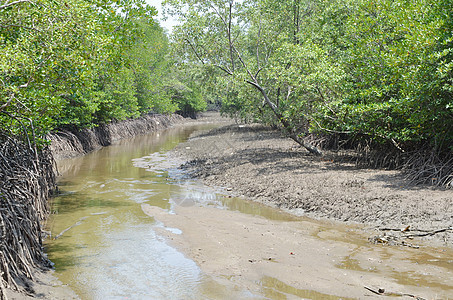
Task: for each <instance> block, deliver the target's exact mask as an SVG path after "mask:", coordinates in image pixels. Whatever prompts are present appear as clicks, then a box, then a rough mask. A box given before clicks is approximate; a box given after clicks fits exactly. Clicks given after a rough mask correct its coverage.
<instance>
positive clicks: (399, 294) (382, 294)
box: [364, 286, 426, 300]
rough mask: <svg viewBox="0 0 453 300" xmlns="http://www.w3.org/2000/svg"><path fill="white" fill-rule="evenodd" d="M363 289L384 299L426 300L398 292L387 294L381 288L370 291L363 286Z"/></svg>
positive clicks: (370, 289)
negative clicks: (412, 299)
mask: <svg viewBox="0 0 453 300" xmlns="http://www.w3.org/2000/svg"><path fill="white" fill-rule="evenodd" d="M364 288H365V289H366V290H368V291H370V292H372V293H373V294H376V295H379V296H386V297H411V298H414V299H416V300H426V299H425V298H422V297H419V296H415V295H412V294H407V293H400V292H388V291H386V290H385V289H383V288H378V289H372V288H370V287H367V286H364Z"/></svg>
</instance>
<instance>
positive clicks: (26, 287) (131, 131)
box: [0, 115, 184, 300]
mask: <svg viewBox="0 0 453 300" xmlns="http://www.w3.org/2000/svg"><path fill="white" fill-rule="evenodd" d="M183 122H184V118H182V117H181V116H179V115H170V116H166V115H148V116H144V117H141V118H138V119H134V120H125V121H121V122H113V123H110V124H106V125H100V126H98V127H95V128H93V129H81V130H59V131H57V132H54V133H52V134H49V135H48V136H47V138H48V139H49V140H50V141H51V145H50V150H51V152H52V154H53V157H54V158H55V159H57V160H58V159H63V158H70V157H75V156H80V155H83V154H86V153H88V152H91V151H94V150H97V149H99V148H101V147H104V146H108V145H110V144H112V143H114V142H115V141H118V140H121V139H125V138H131V137H134V136H137V135H142V134H146V133H150V132H153V131H157V130H162V129H165V128H167V127H170V126H172V125H174V124H178V123H183ZM3 148H5V147H3ZM3 148H2V152H1V153H3V152H4V151H6V150H5V149H3ZM1 153H0V154H1ZM14 153H19V152H18V151H15V152H14ZM3 154H7V153H6V152H5V153H3ZM6 157H9V158H10V159H8V160H4V161H5V162H6V163H8V164H11V162H10V161H11V160H12V156H11V155H6ZM27 161H28V160H27V159H26V160H22V162H27ZM42 161H43V160H41V162H42ZM46 162H47V164H46V166H47V169H46V168H40V166H34V165H32V167H31V169H30V170H28V171H27V170H26V169H25V168H18V170H22V169H23V171H24V173H25V174H31V179H30V180H29V181H27V178H26V176H25V175H24V176H19V178H22V181H24V182H25V183H24V184H22V182H19V183H17V184H14V182H13V181H11V180H5V181H3V182H2V184H1V187H4V186H6V184H7V183H8V186H13V188H12V189H13V190H14V189H18V190H19V192H18V193H19V194H21V193H25V194H26V195H25V196H27V195H31V196H33V195H34V192H35V190H36V191H38V192H40V195H39V197H40V199H41V198H43V197H41V196H42V195H41V194H43V195H44V196H45V197H44V198H43V199H42V200H41V201H40V202H39V203H41V202H42V203H43V204H42V205H43V206H45V208H43V209H40V210H39V213H40V214H41V215H40V216H39V218H40V219H41V221H42V220H45V219H46V215H47V214H48V207H47V206H48V205H47V197H48V196H49V194H50V192H48V190H49V189H51V188H52V185H53V184H54V181H51V182H49V184H48V185H49V187H48V186H47V185H46V182H47V181H49V180H47V179H46V178H45V177H46V176H47V177H49V176H50V177H51V178H54V174H48V173H53V172H52V170H51V169H52V167H51V162H50V161H46ZM14 163H15V164H17V165H19V164H20V159H19V160H17V162H14ZM6 169H8V168H6V167H5V170H6ZM41 169H42V170H43V172H44V171H45V173H46V174H41V173H42V172H41V173H39V172H40V170H41ZM2 170H3V169H2ZM35 173H39V174H35ZM2 175H3V173H2V172H1V171H0V178H3V177H4V176H2ZM7 175H8V174H5V176H7ZM27 176H28V175H27ZM34 181H36V182H39V183H42V184H44V185H43V186H41V187H39V188H35V187H34V185H33V184H30V183H27V182H32V183H34ZM42 184H41V185H42ZM22 185H23V186H22ZM29 189H30V190H31V191H30V192H27V191H28V190H29ZM10 190H11V189H10ZM43 191H44V192H43ZM1 192H3V188H2V190H1ZM0 194H1V193H0ZM12 194H17V192H14V191H13V192H12ZM36 197H38V196H36ZM13 200H14V199H12V200H11V201H13ZM20 201H22V200H20ZM22 202H24V203H22ZM22 202H21V203H20V204H22V205H26V206H24V207H25V208H24V209H23V212H25V213H27V212H28V214H32V215H30V216H28V217H27V216H25V217H27V218H29V219H31V220H32V221H31V222H25V224H28V223H30V224H31V223H33V222H34V223H33V224H32V225H31V226H32V227H33V228H34V227H36V228H39V230H38V231H37V233H36V236H37V237H36V240H33V241H31V242H30V244H31V245H32V246H33V247H35V248H36V249H34V250H33V249H28V248H27V249H25V250H27V252H26V253H42V239H43V238H44V237H42V236H41V232H40V230H41V228H42V227H41V225H40V222H39V221H38V217H37V216H36V211H37V209H36V208H35V207H32V205H34V204H33V203H32V201H29V202H26V201H25V200H24V201H22ZM37 203H38V202H37ZM0 209H1V206H0ZM2 211H3V209H2ZM1 217H2V216H1V215H0V229H1V230H0V235H1V236H2V242H7V241H9V240H13V239H12V238H11V239H9V238H8V239H6V237H8V236H7V235H4V234H3V228H4V222H2V220H3V218H1ZM19 217H21V218H24V216H19ZM9 219H11V218H9ZM6 225H8V224H6ZM13 225H14V224H13ZM5 229H6V230H7V229H8V228H5ZM21 230H22V229H20V230H19V231H21ZM7 231H8V232H12V231H11V230H7ZM22 231H26V232H28V231H29V230H28V227H27V229H26V230H22ZM35 231H36V230H35ZM28 236H29V235H28ZM12 246H13V245H7V244H5V245H3V244H2V243H0V258H2V257H4V256H3V255H4V254H5V253H7V251H6V250H8V249H12V250H14V251H16V252H17V253H22V252H24V250H20V249H19V250H16V248H13V247H12ZM2 247H4V248H2ZM16 252H14V253H16ZM18 259H23V258H18ZM39 260H43V259H41V258H36V259H34V258H33V262H28V261H27V265H24V262H23V261H21V262H19V263H18V262H15V261H14V260H12V262H11V263H12V264H13V265H9V267H7V266H6V265H5V267H4V268H1V269H0V299H1V300H4V299H9V300H11V299H34V298H39V299H78V297H77V295H76V294H75V293H74V292H73V291H71V290H70V289H69V288H67V287H65V286H63V285H62V284H61V283H60V282H58V280H57V279H56V278H55V277H53V276H52V271H49V270H46V268H47V266H45V264H46V262H44V263H43V264H44V265H43V266H41V265H42V264H41V263H39V262H38V261H39ZM44 260H45V259H44ZM2 262H6V260H5V259H2ZM16 263H17V264H18V265H19V266H23V270H22V269H19V268H16V267H15V264H16ZM16 269H17V270H16ZM10 270H13V271H14V270H16V271H17V272H16V273H17V274H16V273H14V274H13V275H14V276H15V275H18V276H19V277H17V278H15V283H13V281H12V280H11V279H10V274H9V273H10V272H9V271H10ZM2 271H3V272H2ZM6 272H8V273H6ZM21 272H22V273H23V274H22V273H21ZM2 275H3V277H4V279H5V281H4V282H1V280H2V279H1V276H2ZM27 278H29V279H30V278H33V280H32V281H30V280H29V279H27ZM15 284H17V287H16V288H13V287H14V285H15Z"/></svg>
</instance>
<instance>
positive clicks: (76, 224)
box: [54, 217, 88, 240]
mask: <svg viewBox="0 0 453 300" xmlns="http://www.w3.org/2000/svg"><path fill="white" fill-rule="evenodd" d="M86 218H88V217H83V218H80V220H79V221H77V223H75V224H73V225H71V226H69V227H68V228H66V229H65V230H63V231H62V232H60V233H59V234H58V235H57V236H55V238H54V240H57V239H59V238H60V237H61V236H62V235H63V234H65V233H66V232H67V231H68V230H71V229H72V228H74V227H76V226H79V225H81V224H82V221H83V220H85V219H86Z"/></svg>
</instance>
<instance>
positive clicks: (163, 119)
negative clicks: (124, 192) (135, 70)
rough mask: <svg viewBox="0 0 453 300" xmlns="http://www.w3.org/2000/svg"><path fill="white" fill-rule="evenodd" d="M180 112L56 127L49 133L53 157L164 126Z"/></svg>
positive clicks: (72, 154)
mask: <svg viewBox="0 0 453 300" xmlns="http://www.w3.org/2000/svg"><path fill="white" fill-rule="evenodd" d="M183 120H184V119H183V117H181V116H179V115H170V116H167V115H147V116H143V117H141V118H138V119H133V120H124V121H120V122H113V123H109V124H102V125H99V126H98V127H95V128H92V129H77V130H66V129H64V130H58V131H57V132H54V133H52V134H49V135H48V137H47V138H48V139H49V140H51V142H52V143H51V145H50V149H51V151H52V153H53V155H54V158H55V159H65V158H71V157H76V156H80V155H83V154H86V153H89V152H91V151H94V150H97V149H100V148H102V147H105V146H109V145H111V144H112V143H114V142H116V141H119V140H122V139H126V138H131V137H134V136H137V135H142V134H147V133H150V132H153V131H157V130H161V129H165V128H167V127H169V126H171V125H174V124H177V123H181V122H183Z"/></svg>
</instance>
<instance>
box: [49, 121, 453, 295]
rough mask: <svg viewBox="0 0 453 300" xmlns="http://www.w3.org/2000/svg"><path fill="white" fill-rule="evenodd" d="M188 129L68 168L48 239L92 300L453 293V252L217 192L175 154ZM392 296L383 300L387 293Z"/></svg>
mask: <svg viewBox="0 0 453 300" xmlns="http://www.w3.org/2000/svg"><path fill="white" fill-rule="evenodd" d="M216 126H218V125H216V124H205V125H188V126H179V127H175V128H171V129H167V130H164V131H160V132H158V133H153V134H150V135H146V136H140V137H137V138H133V139H129V140H123V141H121V142H119V143H116V144H114V145H112V146H109V147H106V148H103V149H101V150H99V151H96V152H93V153H91V154H88V155H85V156H83V157H79V158H75V159H69V160H62V161H59V162H58V167H59V170H60V173H61V178H60V181H59V188H60V193H61V195H60V196H59V197H56V198H55V199H54V200H53V205H52V216H51V218H50V219H49V221H48V229H49V231H51V233H52V236H51V238H50V239H48V241H47V243H46V250H47V252H48V255H49V258H50V259H51V260H52V262H53V263H54V267H55V276H56V277H57V278H58V279H59V280H60V281H61V282H62V283H63V284H65V285H67V286H68V287H70V288H71V289H72V290H73V291H75V293H76V294H77V295H78V296H79V297H80V298H81V299H298V298H308V299H345V298H355V299H360V298H363V297H367V298H372V297H375V296H378V295H377V294H375V293H373V291H375V292H379V289H381V291H382V289H383V290H384V292H383V293H387V294H388V295H393V296H397V295H400V296H403V297H404V295H403V294H406V296H405V297H408V296H407V295H413V296H418V297H422V298H425V299H448V298H453V282H452V280H451V278H453V276H452V273H453V255H452V252H451V250H450V249H447V248H428V247H426V248H423V249H410V248H407V247H387V246H382V245H373V244H370V243H368V241H367V238H366V236H364V235H363V232H362V231H361V228H360V226H346V225H343V224H340V223H336V222H333V221H316V220H313V219H308V218H303V217H296V216H293V215H290V214H287V213H285V212H282V211H280V210H278V209H275V208H271V207H268V206H265V205H262V204H259V203H256V202H252V201H249V200H247V199H245V198H244V197H232V196H231V195H230V194H229V193H225V192H223V193H222V190H221V189H219V188H218V187H212V186H211V187H210V186H206V185H204V184H203V183H201V181H199V180H195V179H192V178H190V177H188V176H187V174H186V173H184V172H183V171H182V170H180V169H179V168H178V166H179V165H180V164H181V161H178V160H175V159H173V158H171V156H169V155H168V151H169V150H171V149H173V148H174V147H175V146H177V145H178V144H180V143H182V142H184V141H186V140H187V139H188V138H189V136H190V135H191V134H193V133H194V132H196V131H199V130H205V129H209V128H213V127H216ZM379 297H381V296H379Z"/></svg>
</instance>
